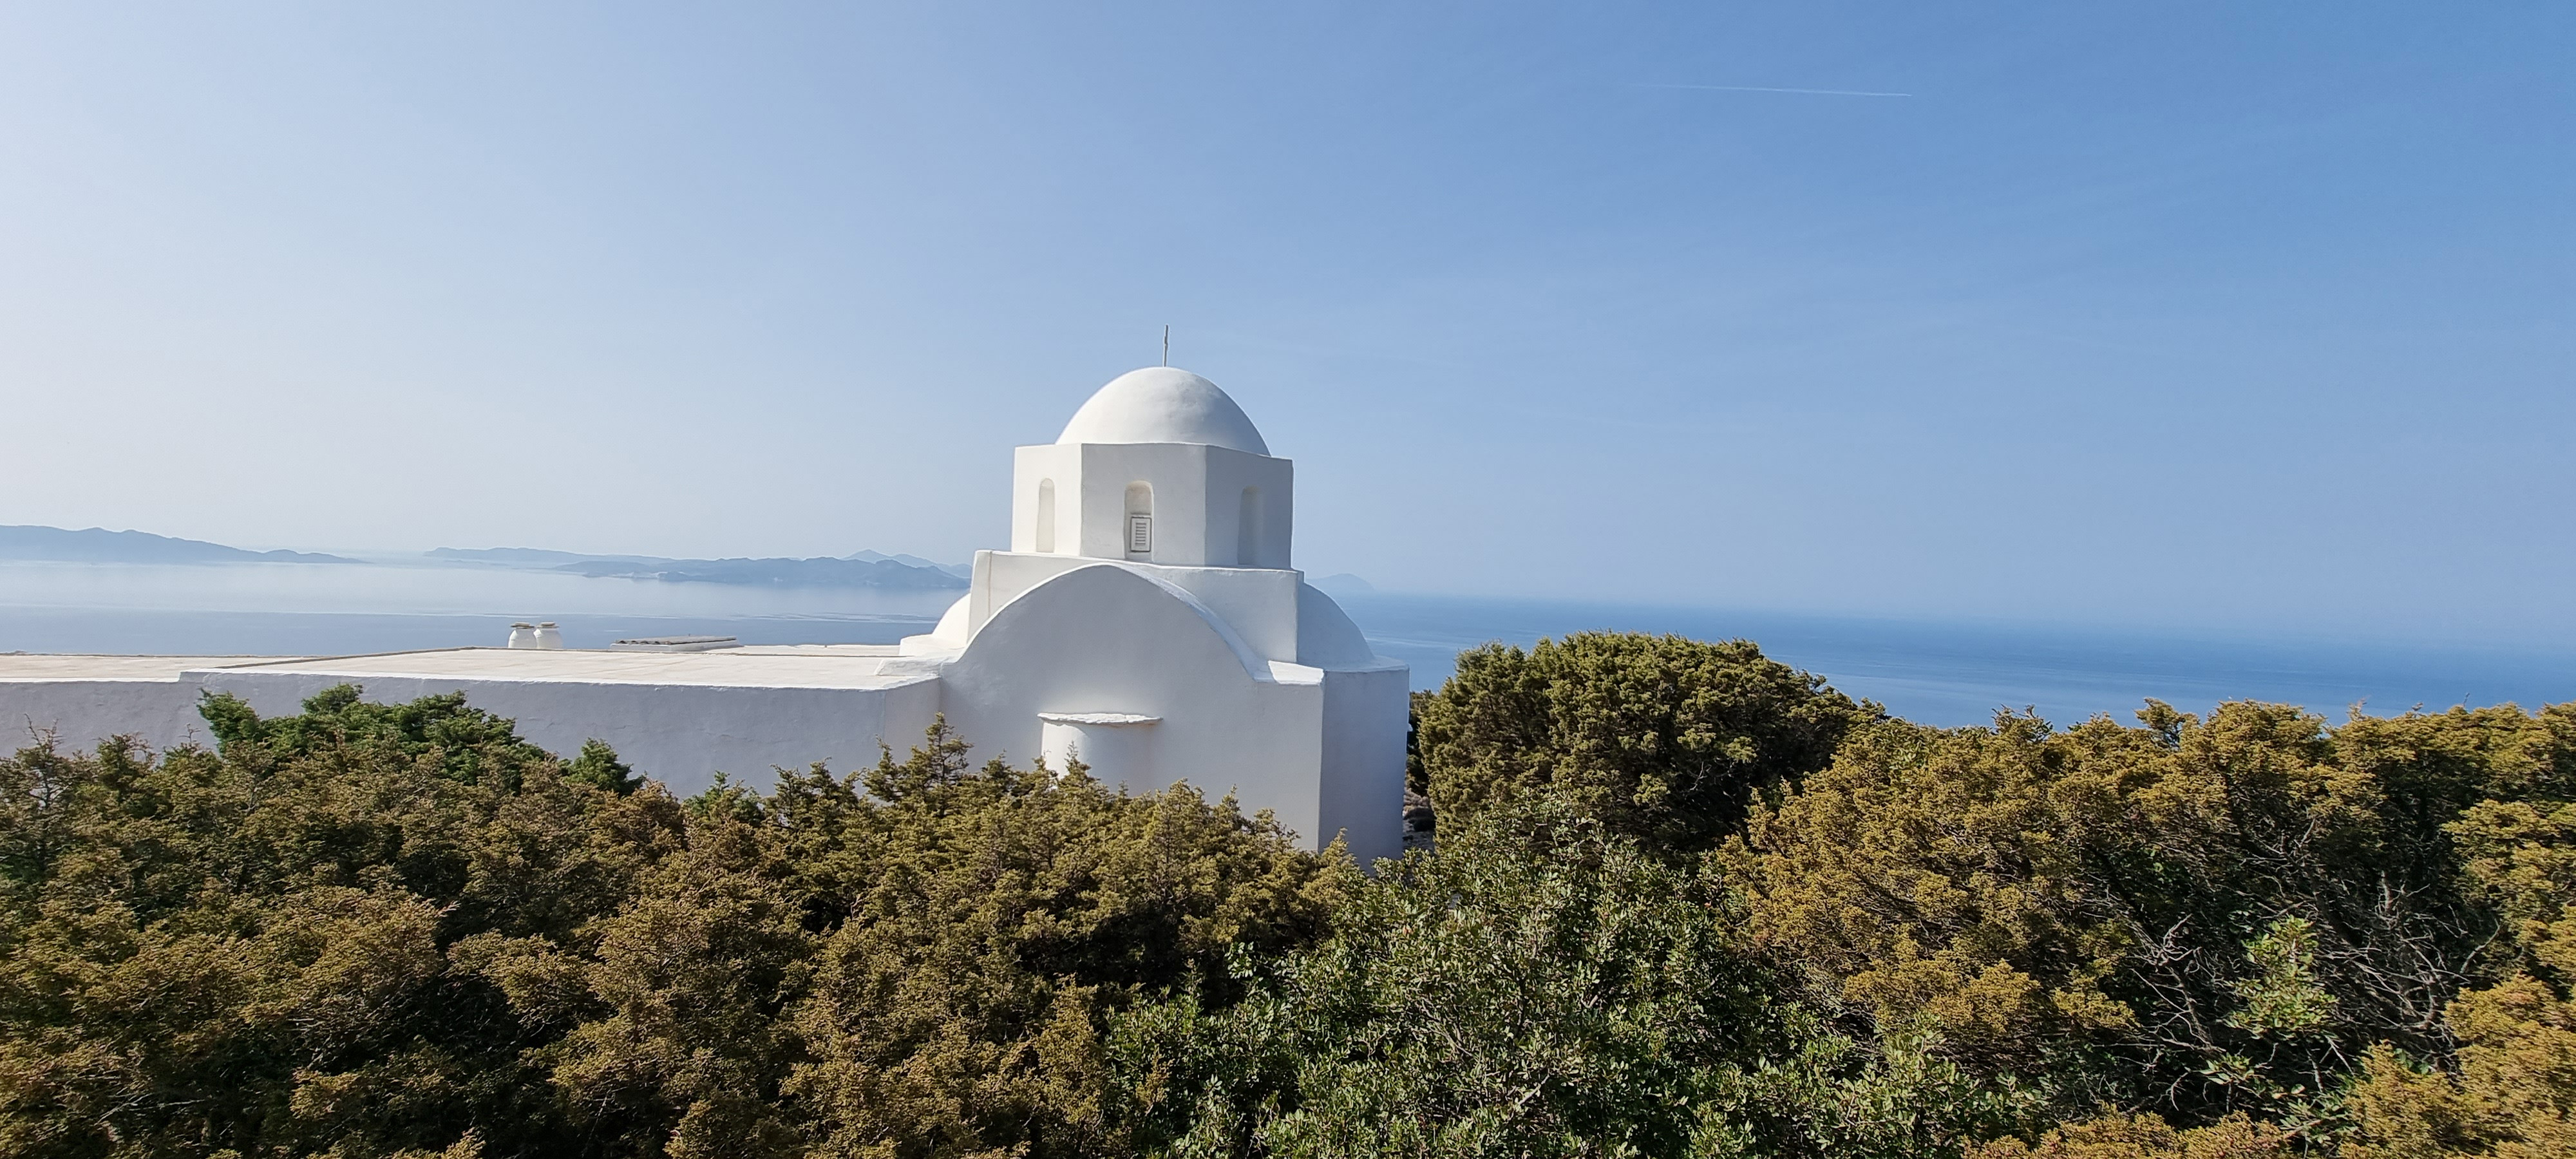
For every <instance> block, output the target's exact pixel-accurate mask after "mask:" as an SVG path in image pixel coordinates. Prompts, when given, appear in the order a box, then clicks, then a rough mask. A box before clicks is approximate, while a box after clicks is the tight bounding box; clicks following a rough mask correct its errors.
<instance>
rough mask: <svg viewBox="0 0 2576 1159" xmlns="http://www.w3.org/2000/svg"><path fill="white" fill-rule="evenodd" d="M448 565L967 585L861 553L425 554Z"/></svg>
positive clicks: (517, 550)
mask: <svg viewBox="0 0 2576 1159" xmlns="http://www.w3.org/2000/svg"><path fill="white" fill-rule="evenodd" d="M423 554H424V555H427V556H428V557H429V558H432V559H436V560H441V561H445V562H451V563H466V564H485V565H490V566H494V567H508V568H517V569H522V570H530V571H560V572H571V573H573V574H574V575H584V576H590V577H592V578H594V579H649V580H661V581H664V582H666V583H707V584H738V585H751V586H769V585H775V586H782V587H850V588H886V589H894V590H902V591H925V590H926V591H937V590H943V589H956V588H963V587H965V586H966V578H965V576H964V575H962V574H960V572H961V571H963V570H964V569H963V568H962V566H961V567H957V568H952V567H950V566H949V565H945V564H939V563H933V562H931V561H930V560H926V559H922V558H921V557H919V556H911V555H904V556H889V555H884V554H881V553H878V552H873V551H862V552H859V553H857V554H855V555H852V556H848V557H845V558H841V559H833V558H831V557H829V556H817V557H814V558H811V559H788V558H764V559H748V558H733V559H672V558H669V557H666V556H657V555H589V554H585V553H582V552H577V551H553V550H549V549H546V548H539V547H481V548H460V547H442V548H437V549H435V550H432V551H428V552H424V553H423Z"/></svg>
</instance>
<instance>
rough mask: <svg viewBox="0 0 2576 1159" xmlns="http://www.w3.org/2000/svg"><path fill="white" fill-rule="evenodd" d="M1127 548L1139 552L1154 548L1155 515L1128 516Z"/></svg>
mask: <svg viewBox="0 0 2576 1159" xmlns="http://www.w3.org/2000/svg"><path fill="white" fill-rule="evenodd" d="M1127 550H1128V551H1130V552H1137V553H1142V552H1150V551H1152V550H1154V517H1153V516H1151V515H1130V516H1128V517H1127Z"/></svg>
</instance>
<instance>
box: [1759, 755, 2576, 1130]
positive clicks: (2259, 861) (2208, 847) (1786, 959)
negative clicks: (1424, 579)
mask: <svg viewBox="0 0 2576 1159" xmlns="http://www.w3.org/2000/svg"><path fill="white" fill-rule="evenodd" d="M2140 715H2141V716H2142V718H2143V719H2144V720H2145V723H2146V727H2143V728H2125V727H2121V726H2119V725H2116V724H2114V723H2112V722H2111V721H2109V720H2107V719H2095V720H2093V721H2089V722H2087V723H2085V724H2083V725H2080V726H2078V727H2076V728H2073V729H2070V730H2067V731H2064V732H2057V731H2053V730H2051V729H2049V728H2048V727H2047V726H2046V725H2045V724H2043V723H2041V722H2039V721H2037V720H2034V719H2031V718H2028V717H2019V716H2004V717H2000V718H1998V720H1997V723H1996V725H1995V727H1993V728H1990V729H1956V730H1941V729H1927V728H1920V727H1916V726H1912V725H1906V724H1902V723H1888V724H1883V725H1876V726H1872V727H1870V728H1868V729H1865V730H1863V731H1862V732H1860V733H1858V734H1856V735H1855V736H1854V737H1853V738H1852V739H1851V740H1850V741H1849V742H1848V743H1846V744H1845V746H1844V747H1843V749H1842V751H1841V753H1840V755H1839V756H1838V757H1837V758H1836V759H1835V762H1834V764H1833V766H1832V767H1831V768H1829V769H1827V770H1826V771H1824V772H1822V773H1819V774H1817V775H1815V776H1812V777H1809V778H1808V779H1807V780H1806V782H1805V783H1804V785H1803V786H1801V787H1800V788H1799V789H1797V790H1795V791H1793V792H1791V793H1790V794H1789V795H1788V796H1787V797H1786V798H1785V799H1784V800H1783V801H1782V802H1781V803H1780V804H1779V805H1778V806H1777V807H1774V808H1766V809H1763V810H1761V811H1760V812H1759V813H1758V814H1757V815H1756V816H1755V817H1754V818H1753V820H1752V822H1751V824H1750V826H1749V828H1748V830H1747V832H1746V833H1745V835H1744V836H1743V837H1741V838H1738V839H1736V840H1735V841H1733V842H1732V843H1731V844H1730V846H1729V848H1728V849H1727V850H1726V852H1725V853H1724V854H1722V855H1721V857H1722V859H1723V860H1724V861H1725V862H1726V863H1727V864H1728V865H1729V866H1730V867H1731V868H1732V869H1733V870H1734V871H1735V872H1736V873H1737V875H1738V880H1739V881H1740V882H1741V883H1742V885H1743V887H1744V889H1745V890H1746V893H1747V895H1748V898H1749V907H1748V908H1749V933H1750V936H1751V937H1752V938H1753V939H1754V940H1755V941H1756V942H1757V943H1758V944H1760V945H1762V946H1763V947H1764V948H1765V949H1766V950H1767V951H1768V952H1769V953H1770V954H1771V955H1773V956H1774V957H1775V958H1776V959H1777V960H1779V961H1781V962H1783V963H1784V964H1789V965H1794V966H1796V967H1799V968H1801V969H1803V970H1804V972H1805V973H1806V974H1807V976H1808V978H1809V991H1810V993H1813V994H1816V995H1817V996H1818V997H1819V999H1820V1000H1839V1001H1841V1002H1844V1003H1847V1004H1849V1005H1850V1006H1851V1007H1852V1008H1854V1009H1855V1010H1856V1011H1858V1012H1860V1013H1862V1014H1865V1015H1866V1016H1867V1017H1868V1018H1869V1019H1870V1020H1871V1022H1872V1024H1873V1025H1874V1026H1875V1027H1876V1029H1877V1031H1878V1033H1881V1034H1900V1033H1924V1032H1929V1033H1934V1034H1937V1035H1938V1036H1939V1037H1940V1039H1941V1040H1942V1042H1943V1046H1942V1053H1943V1054H1944V1055H1945V1056H1947V1057H1951V1058H1955V1059H1958V1060H1960V1061H1961V1062H1962V1063H1964V1064H1966V1065H1969V1066H1971V1067H1972V1068H1974V1069H1976V1070H1978V1071H1979V1072H1981V1073H2012V1074H2017V1075H2021V1076H2024V1077H2025V1078H2027V1079H2028V1080H2030V1081H2032V1082H2034V1083H2036V1084H2038V1085H2039V1086H2040V1087H2041V1089H2042V1090H2043V1091H2045V1093H2047V1094H2048V1095H2049V1096H2050V1097H2051V1098H2052V1099H2053V1100H2054V1101H2055V1102H2056V1104H2057V1105H2058V1107H2059V1109H2060V1111H2061V1112H2064V1113H2068V1114H2076V1113H2080V1112H2081V1110H2082V1109H2083V1108H2085V1107H2087V1106H2091V1105H2095V1104H2098V1103H2104V1102H2108V1103H2112V1104H2116V1105H2119V1106H2124V1107H2132V1108H2148V1109H2153V1110H2156V1111H2161V1112H2164V1113H2166V1114H2170V1115H2175V1116H2178V1117H2179V1118H2180V1119H2181V1120H2182V1121H2185V1122H2189V1123H2206V1122H2211V1121H2214V1120H2216V1119H2217V1118H2219V1117H2221V1116H2223V1115H2225V1114H2227V1113H2230V1112H2245V1113H2251V1114H2255V1115H2257V1116H2261V1117H2265V1118H2268V1119H2272V1120H2275V1121H2277V1122H2279V1123H2281V1124H2282V1125H2283V1126H2284V1127H2286V1128H2287V1129H2290V1130H2292V1131H2294V1132H2298V1133H2302V1134H2303V1135H2306V1136H2311V1137H2318V1138H2322V1137H2324V1136H2330V1135H2332V1134H2334V1133H2335V1132H2337V1131H2340V1130H2342V1129H2343V1128H2344V1127H2345V1126H2346V1125H2347V1124H2346V1123H2345V1121H2344V1119H2343V1117H2342V1110H2341V1100H2342V1096H2343V1091H2344V1087H2345V1084H2346V1082H2347V1080H2348V1078H2349V1076H2350V1075H2351V1074H2352V1073H2353V1072H2354V1070H2355V1069H2356V1068H2357V1067H2359V1066H2360V1065H2361V1064H2362V1062H2363V1059H2364V1057H2365V1056H2366V1055H2369V1054H2370V1053H2371V1052H2372V1051H2373V1050H2374V1049H2380V1057H2383V1058H2387V1059H2396V1058H2401V1057H2404V1058H2414V1059H2446V1058H2448V1057H2449V1056H2450V1054H2451V1051H2452V1049H2453V1047H2454V1046H2455V1044H2456V1036H2457V1034H2458V1033H2459V1031H2460V1029H2461V1025H2460V1023H2459V1020H2458V1019H2456V1018H2453V1019H2448V1020H2446V1019H2445V1017H2444V1014H2443V1011H2444V1008H2445V1004H2446V1003H2448V1002H2450V1001H2451V999H2452V998H2453V997H2454V996H2455V995H2457V994H2458V993H2459V992H2460V991H2461V989H2462V988H2463V987H2465V986H2469V985H2473V984H2475V983H2477V982H2479V981H2481V980H2483V979H2489V978H2494V977H2497V976H2498V975H2499V974H2500V972H2503V971H2508V970H2510V969H2512V968H2514V967H2515V966H2516V965H2517V964H2519V963H2520V961H2521V959H2518V958H2517V957H2516V956H2515V955H2514V954H2511V953H2499V952H2498V947H2497V946H2496V945H2495V943H2494V942H2493V939H2494V938H2495V936H2496V934H2497V932H2498V929H2499V924H2498V917H2499V913H2500V912H2501V913H2516V912H2519V913H2522V914H2526V915H2529V916H2527V917H2524V918H2523V919H2522V923H2523V927H2524V928H2526V929H2531V930H2541V929H2543V928H2544V924H2543V923H2545V922H2546V921H2554V920H2556V919H2557V915H2558V913H2559V912H2560V911H2559V910H2558V909H2556V908H2553V906H2554V905H2555V904H2556V903H2555V902H2554V901H2553V900H2551V899H2540V900H2530V899H2526V900H2522V901H2518V902H2512V903H2510V904H2507V905H2505V906H2504V907H2503V909H2502V910H2499V908H2498V905H2497V904H2496V901H2495V893H2496V890H2495V889H2493V888H2485V887H2481V886H2479V885H2478V884H2477V881H2478V878H2479V877H2480V873H2479V872H2477V867H2478V866H2479V865H2482V864H2484V865H2490V866H2495V868H2489V869H2487V870H2485V871H2484V875H2485V877H2487V878H2488V879H2491V880H2511V881H2519V882H2538V881H2540V880H2542V879H2546V878H2548V877H2549V875H2550V873H2551V872H2553V870H2551V869H2544V868H2542V867H2541V865H2540V864H2539V863H2540V862H2541V861H2545V860H2546V856H2544V855H2543V854H2540V853H2535V852H2533V850H2535V849H2552V848H2554V849H2558V850H2565V849H2566V848H2567V846H2566V845H2565V838H2566V836H2567V834H2566V833H2564V832H2552V833H2548V834H2543V832H2542V830H2543V829H2544V828H2546V826H2544V825H2542V824H2540V823H2539V819H2540V818H2542V817H2544V816H2556V815H2557V814H2556V813H2544V812H2543V811H2542V810H2541V808H2540V807H2537V806H2535V805H2533V804H2531V802H2541V801H2557V800H2564V799H2565V797H2566V796H2567V794H2568V792H2569V790H2570V788H2571V787H2576V711H2571V710H2570V708H2569V707H2568V706H2561V707H2559V708H2555V709H2551V710H2549V711H2547V712H2545V713H2543V714H2540V715H2539V716H2532V715H2528V714H2525V713H2523V712H2521V711H2519V710H2516V709H2513V708H2511V707H2505V708H2497V709H2486V710H2480V711H2476V712H2470V711H2465V710H2455V711H2452V712H2449V713H2442V714H2436V715H2423V714H2409V715H2406V716H2402V717H2397V718H2391V719H2373V718H2367V717H2361V718H2356V719H2354V720H2353V721H2351V722H2350V723H2348V724H2345V725H2343V726H2341V727H2339V728H2335V729H2331V730H2330V729H2327V728H2325V727H2324V726H2323V722H2321V721H2319V720H2318V719H2316V718H2315V717H2312V716H2307V715H2304V714H2302V713H2299V712H2297V711H2295V710H2292V709H2288V708H2283V707H2279V706H2271V705H2258V704H2229V705H2224V706H2222V707H2220V709H2219V710H2218V711H2217V712H2216V713H2215V714H2214V715H2213V716H2212V717H2211V718H2210V719H2209V720H2208V721H2206V722H2203V721H2201V720H2198V719H2195V718H2193V717H2191V716H2188V715H2184V714H2181V713H2177V712H2174V711H2173V710H2171V709H2169V708H2166V707H2164V706H2162V705H2150V706H2149V708H2148V709H2147V710H2146V711H2145V712H2143V713H2141V714H2140ZM2507 831H2510V833H2511V834H2512V840H2511V841H2510V842H2509V843H2510V844H2512V845H2513V848H2514V850H2515V852H2513V853H2505V852H2485V853H2483V854H2481V853H2480V851H2481V850H2487V849H2489V848H2490V847H2495V846H2497V845H2498V843H2499V842H2500V841H2504V840H2505V838H2504V837H2503V836H2502V834H2504V833H2505V832H2507ZM2464 834H2465V835H2467V836H2469V837H2470V838H2471V840H2470V841H2468V843H2467V844H2466V845H2465V846H2464V845H2463V842H2462V836H2463V835H2464ZM2553 843H2555V844H2553ZM2564 855H2565V854H2563V853H2561V854H2556V855H2555V856H2564ZM2517 856H2518V857H2521V858H2522V859H2523V863H2522V864H2521V865H2519V866H2517V867H2515V868H2503V867H2502V866H2503V865H2504V863H2505V862H2508V861H2511V860H2512V859H2513V858H2514V857H2517ZM2550 864H2551V865H2553V866H2557V867H2558V868H2557V869H2556V870H2555V871H2556V872H2560V873H2562V874H2563V863H2557V862H2552V863H2550ZM2546 952H2548V951H2547V949H2546V947H2545V946H2544V947H2543V948H2542V949H2539V950H2534V951H2532V953H2533V954H2545V953H2546ZM2380 1044H2386V1045H2385V1047H2384V1048H2381V1047H2380ZM2383 1069H2385V1068H2383Z"/></svg>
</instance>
